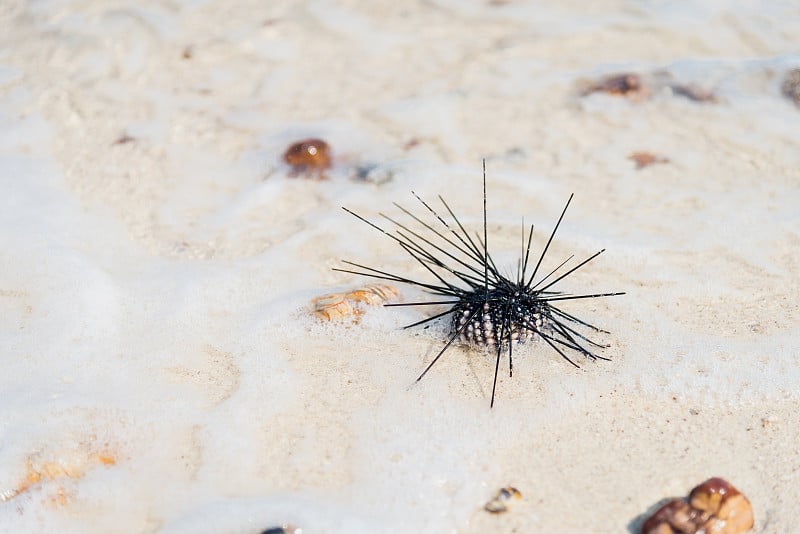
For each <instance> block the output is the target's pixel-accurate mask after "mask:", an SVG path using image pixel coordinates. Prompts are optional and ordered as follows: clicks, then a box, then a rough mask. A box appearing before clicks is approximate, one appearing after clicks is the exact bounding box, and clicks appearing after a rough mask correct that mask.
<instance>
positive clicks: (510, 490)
mask: <svg viewBox="0 0 800 534" xmlns="http://www.w3.org/2000/svg"><path fill="white" fill-rule="evenodd" d="M521 500H522V493H520V492H519V490H518V489H517V488H514V487H512V486H506V487H505V488H500V490H499V491H498V492H497V495H495V497H494V499H492V500H491V501H489V502H487V503H486V504H485V505H484V507H483V509H484V510H486V511H487V512H491V513H493V514H499V513H503V512H507V511H508V510H509V507H511V506H513V505H515V504H516V503H517V502H519V501H521Z"/></svg>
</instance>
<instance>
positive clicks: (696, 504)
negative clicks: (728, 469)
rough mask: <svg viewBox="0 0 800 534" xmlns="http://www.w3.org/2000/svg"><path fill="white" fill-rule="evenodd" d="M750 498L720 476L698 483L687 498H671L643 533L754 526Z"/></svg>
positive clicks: (725, 533) (709, 533)
mask: <svg viewBox="0 0 800 534" xmlns="http://www.w3.org/2000/svg"><path fill="white" fill-rule="evenodd" d="M753 522H754V520H753V508H752V507H751V506H750V501H748V500H747V497H745V496H744V495H742V494H741V493H740V492H739V490H737V489H736V488H734V487H733V486H732V485H731V484H730V482H728V481H726V480H723V479H721V478H716V477H715V478H710V479H708V480H706V481H705V482H703V483H702V484H700V485H699V486H696V487H695V488H694V489H693V490H692V491H691V493H689V498H688V499H683V498H682V499H672V500H671V501H669V502H668V503H667V504H665V505H664V506H662V507H661V508H659V509H658V510H656V512H655V513H654V514H653V515H651V516H650V517H649V518H648V519H647V521H645V522H644V524H643V525H642V531H641V532H642V534H741V533H743V532H747V531H749V530H750V529H751V528H753Z"/></svg>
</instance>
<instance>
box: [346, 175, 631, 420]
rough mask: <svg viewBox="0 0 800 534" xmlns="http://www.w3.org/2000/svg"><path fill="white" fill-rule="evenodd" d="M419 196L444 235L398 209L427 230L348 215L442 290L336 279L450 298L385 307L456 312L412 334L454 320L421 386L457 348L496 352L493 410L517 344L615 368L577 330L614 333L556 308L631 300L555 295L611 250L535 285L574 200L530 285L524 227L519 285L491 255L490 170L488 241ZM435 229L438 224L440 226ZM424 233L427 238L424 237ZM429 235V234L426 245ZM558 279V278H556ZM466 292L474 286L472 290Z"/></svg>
mask: <svg viewBox="0 0 800 534" xmlns="http://www.w3.org/2000/svg"><path fill="white" fill-rule="evenodd" d="M412 194H413V195H414V196H415V197H416V198H417V200H419V201H420V202H421V203H422V205H423V206H424V207H425V208H426V209H427V210H428V211H429V212H430V213H431V214H432V215H433V216H434V217H435V218H436V219H438V221H439V223H441V225H442V228H441V229H439V230H437V229H436V228H434V227H433V226H432V225H430V224H428V223H426V222H424V221H423V220H422V219H420V218H419V217H417V216H416V215H414V214H413V213H411V212H410V211H408V210H407V209H405V208H403V207H402V206H400V205H399V204H396V203H395V206H397V207H398V208H399V209H400V210H401V211H402V212H403V213H405V214H406V215H408V216H409V217H411V218H412V219H413V220H414V221H416V222H417V223H418V224H420V225H421V226H422V228H423V229H424V230H423V229H420V230H418V231H417V230H414V229H411V228H410V227H409V226H407V225H405V224H402V223H400V222H397V221H396V220H394V219H392V218H390V217H388V216H386V215H384V214H382V213H381V214H380V215H381V217H383V218H384V219H386V220H387V221H389V222H390V223H392V224H393V225H394V226H395V228H394V230H393V232H392V233H390V232H389V231H387V230H384V229H383V228H380V227H379V226H377V225H376V224H374V223H372V222H370V221H368V220H367V219H365V218H363V217H361V216H360V215H358V214H356V213H354V212H352V211H350V210H348V209H347V208H343V209H344V210H345V211H346V212H348V213H350V214H351V215H353V216H355V217H357V218H358V219H360V220H362V221H364V222H365V223H367V224H368V225H370V226H372V227H373V228H375V229H377V230H378V231H380V232H381V233H383V234H384V235H386V236H388V237H390V238H391V239H393V240H394V241H396V242H397V243H398V244H399V245H400V246H401V247H403V249H404V250H405V251H406V252H407V253H408V254H409V255H410V256H411V257H412V258H414V259H415V260H416V261H417V262H419V263H420V265H422V266H423V267H424V268H425V269H426V270H427V271H428V272H430V273H431V274H432V275H433V276H434V277H435V278H436V280H437V281H436V282H431V283H428V282H422V281H419V280H412V279H410V278H405V277H402V276H398V275H395V274H391V273H388V272H385V271H381V270H378V269H373V268H372V267H366V266H364V265H360V264H358V263H353V262H350V261H345V262H344V263H346V264H348V265H351V266H353V267H356V268H357V269H360V270H351V269H334V270H336V271H341V272H346V273H352V274H358V275H361V276H368V277H370V278H378V279H381V280H391V281H394V282H403V283H405V284H410V285H414V286H418V287H421V288H424V289H426V290H428V292H430V293H431V294H433V295H439V296H443V297H448V300H435V301H429V302H407V303H402V304H385V306H439V305H445V306H449V307H448V309H447V310H445V311H443V312H441V313H437V314H435V315H433V316H431V317H428V318H427V319H423V320H422V321H418V322H416V323H413V324H410V325H407V326H405V327H404V328H411V327H413V326H419V325H422V324H425V323H428V322H430V321H434V320H436V319H439V318H444V317H447V316H450V317H451V318H450V335H449V336H448V340H447V343H446V344H445V346H444V347H443V348H442V350H441V351H439V353H438V354H437V355H436V357H435V358H434V359H433V361H431V363H430V364H429V365H428V367H426V368H425V370H424V371H423V372H422V374H421V375H419V377H418V378H417V381H419V380H421V379H422V377H423V376H425V374H426V373H427V372H428V371H429V370H430V369H431V367H433V365H434V364H435V363H436V362H437V361H438V360H439V358H441V356H442V355H443V354H444V353H445V351H446V350H447V349H448V348H449V347H450V345H452V344H453V342H454V341H456V340H460V341H461V342H463V343H465V344H468V345H472V346H483V347H487V348H489V349H496V350H497V361H496V362H495V368H494V382H493V384H492V400H491V403H490V407H491V406H494V394H495V388H496V387H497V372H498V370H499V368H500V355H501V354H502V351H503V349H507V350H508V372H509V376H512V374H513V361H512V353H513V346H514V344H515V343H524V342H526V341H530V340H533V339H536V338H541V339H543V340H544V341H545V342H546V343H547V344H548V345H550V346H551V347H552V348H553V349H554V350H555V351H556V352H558V354H560V355H561V357H562V358H564V359H565V360H567V361H568V362H569V363H571V364H572V365H574V366H575V367H578V364H576V363H575V362H574V361H572V360H571V359H570V358H569V357H568V356H567V354H566V353H565V350H567V349H568V350H570V351H573V352H576V353H578V354H582V355H584V356H587V357H588V358H591V359H592V360H597V359H601V360H608V358H604V357H602V356H598V355H597V354H595V353H594V352H592V351H591V350H589V349H587V348H586V347H585V346H584V345H583V344H582V343H586V344H588V345H590V346H592V347H597V348H605V347H607V345H601V344H599V343H596V342H595V341H592V340H591V339H589V338H588V337H586V336H585V335H584V334H581V333H580V332H579V331H578V329H580V328H586V329H590V330H594V331H597V332H603V333H606V334H607V333H608V332H606V331H605V330H601V329H600V328H597V327H596V326H593V325H591V324H589V323H587V322H585V321H582V320H580V319H578V318H577V317H575V316H573V315H570V314H569V313H567V312H565V311H563V310H560V309H558V308H556V307H555V305H554V304H553V303H554V302H558V301H564V300H577V299H591V298H598V297H611V296H615V295H623V294H624V293H621V292H617V293H595V294H584V295H572V294H569V293H563V292H561V291H550V288H551V287H553V286H554V285H555V284H556V283H558V282H560V281H561V280H563V279H564V278H566V277H567V276H569V275H570V274H572V273H573V272H575V271H576V270H578V269H579V268H581V267H582V266H584V265H586V264H587V263H589V262H590V261H592V260H593V259H594V258H596V257H597V256H599V255H600V254H601V253H602V252H603V251H604V250H605V249H603V250H601V251H600V252H597V253H596V254H593V255H592V256H590V257H588V258H587V259H585V260H583V261H582V262H580V263H579V264H578V265H576V266H574V267H572V268H571V269H569V270H568V271H566V272H564V273H560V274H556V273H557V272H558V271H559V269H561V268H562V267H564V266H565V265H566V264H567V263H568V262H569V261H570V260H571V259H572V258H573V256H570V257H569V258H567V259H566V260H565V261H563V262H561V264H560V265H558V267H556V268H555V269H553V270H552V271H550V272H549V273H548V274H547V275H545V276H543V277H542V278H540V279H539V280H538V281H536V282H534V280H536V275H537V273H538V272H539V267H541V265H542V260H543V259H544V257H545V254H546V253H547V249H548V248H549V247H550V243H551V242H552V241H553V236H555V234H556V230H558V226H559V225H560V224H561V220H562V219H563V218H564V214H565V213H566V212H567V208H568V207H569V203H570V202H571V201H572V196H573V195H570V197H569V200H567V204H566V206H564V210H563V211H562V212H561V216H560V217H559V218H558V222H557V223H556V225H555V228H553V232H552V233H551V234H550V238H549V239H548V240H547V244H546V245H545V246H544V249H543V250H542V253H541V255H540V256H539V260H538V261H537V262H536V266H535V267H534V268H533V272H532V273H531V275H530V277H528V276H527V271H528V259H529V256H530V250H531V239H532V238H533V225H531V227H530V231H529V232H528V237H527V245H526V243H525V241H526V239H525V227H524V225H523V229H522V255H521V256H520V260H519V265H518V269H517V277H516V279H515V280H512V279H509V278H506V277H505V276H503V275H502V274H501V273H500V271H499V270H498V269H497V266H496V265H495V263H494V260H493V259H492V257H491V255H490V254H489V252H488V247H487V231H486V162H485V161H484V164H483V238H482V239H481V236H480V235H479V234H477V233H476V234H475V239H473V238H472V237H471V236H470V235H469V233H468V232H467V231H466V230H465V229H464V226H462V224H461V222H460V221H459V220H458V218H457V217H456V216H455V214H454V213H453V210H451V209H450V206H448V205H447V202H445V200H444V199H443V198H442V197H441V196H440V197H439V200H440V201H441V202H442V205H443V206H444V208H445V209H446V210H447V213H448V214H449V215H450V217H451V218H452V221H453V223H454V226H451V225H450V224H448V222H447V221H446V220H445V219H444V218H443V217H442V216H440V215H439V214H438V213H437V212H436V211H435V210H434V209H433V208H432V207H431V206H430V205H429V204H427V203H426V202H425V201H424V200H422V199H421V198H420V197H419V196H417V194H416V193H413V192H412ZM434 224H436V223H434ZM420 232H422V233H420ZM423 234H427V237H426V236H425V235H423ZM554 275H555V278H552V277H553V276H554ZM445 277H448V278H450V277H455V278H456V279H457V280H458V281H457V282H455V281H454V282H449V281H447V280H446V279H445ZM464 286H467V287H466V288H465V287H464Z"/></svg>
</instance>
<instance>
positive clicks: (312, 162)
mask: <svg viewBox="0 0 800 534" xmlns="http://www.w3.org/2000/svg"><path fill="white" fill-rule="evenodd" d="M283 161H285V162H286V163H288V164H289V165H290V166H291V168H292V176H298V175H300V174H304V175H305V176H307V177H309V176H316V178H318V179H323V178H325V174H324V171H325V169H328V168H330V166H331V154H330V146H329V145H328V143H326V142H325V141H323V140H322V139H303V140H302V141H298V142H296V143H293V144H292V145H290V146H289V148H287V149H286V152H284V153H283Z"/></svg>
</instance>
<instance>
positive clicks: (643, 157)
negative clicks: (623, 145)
mask: <svg viewBox="0 0 800 534" xmlns="http://www.w3.org/2000/svg"><path fill="white" fill-rule="evenodd" d="M628 159H629V160H631V161H633V162H634V163H636V170H639V169H644V168H645V167H649V166H650V165H655V164H656V163H669V159H667V158H664V157H662V156H656V155H655V154H652V153H650V152H634V153H632V154H631V155H630V156H628Z"/></svg>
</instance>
